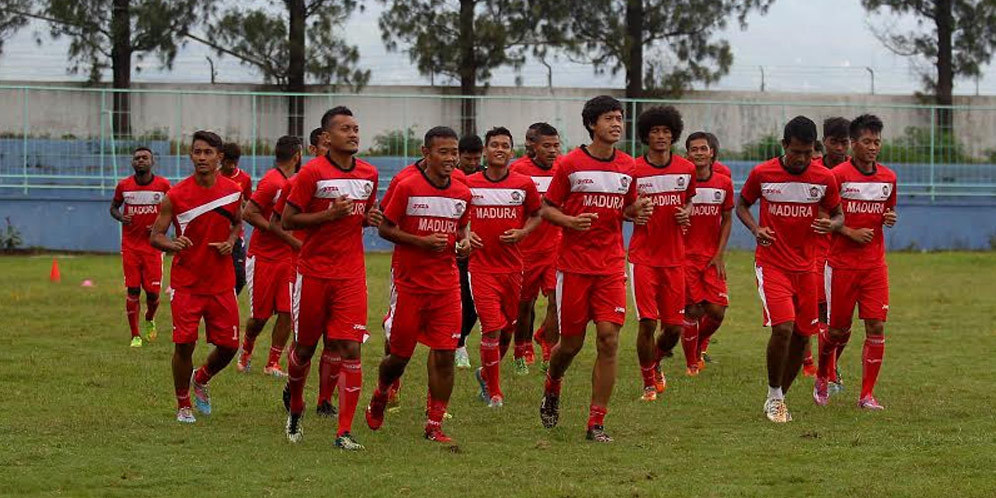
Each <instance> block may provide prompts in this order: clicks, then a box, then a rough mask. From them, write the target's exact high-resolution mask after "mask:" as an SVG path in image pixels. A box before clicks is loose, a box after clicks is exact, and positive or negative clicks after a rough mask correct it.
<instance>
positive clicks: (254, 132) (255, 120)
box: [252, 93, 259, 178]
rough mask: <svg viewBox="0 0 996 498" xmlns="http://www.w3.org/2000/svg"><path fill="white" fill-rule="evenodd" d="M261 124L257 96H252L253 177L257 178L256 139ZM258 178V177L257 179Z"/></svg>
mask: <svg viewBox="0 0 996 498" xmlns="http://www.w3.org/2000/svg"><path fill="white" fill-rule="evenodd" d="M258 124H259V118H258V117H257V116H256V94H255V93H253V94H252V175H253V177H256V140H257V139H256V137H257V135H258V134H259V131H258V130H257V129H256V127H257V126H258ZM256 178H258V177H256Z"/></svg>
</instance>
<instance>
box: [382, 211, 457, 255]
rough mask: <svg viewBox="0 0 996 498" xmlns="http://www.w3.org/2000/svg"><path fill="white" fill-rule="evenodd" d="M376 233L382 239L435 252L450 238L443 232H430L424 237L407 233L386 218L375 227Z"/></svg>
mask: <svg viewBox="0 0 996 498" xmlns="http://www.w3.org/2000/svg"><path fill="white" fill-rule="evenodd" d="M377 233H378V234H379V235H380V237H381V238H382V239H384V240H387V241H389V242H393V243H395V244H406V245H410V246H415V247H418V248H420V249H425V250H428V251H435V252H441V251H443V250H444V249H446V245H447V244H449V241H450V238H449V237H448V236H447V235H446V234H444V233H431V234H429V235H426V236H424V237H422V236H418V235H415V234H411V233H408V232H406V231H404V230H402V229H401V227H399V226H398V225H395V224H394V222H393V221H391V220H390V219H387V218H384V220H383V221H381V223H380V226H378V227H377Z"/></svg>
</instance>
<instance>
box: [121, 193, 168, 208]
mask: <svg viewBox="0 0 996 498" xmlns="http://www.w3.org/2000/svg"><path fill="white" fill-rule="evenodd" d="M165 195H166V194H165V193H163V192H159V191H157V190H128V191H125V192H122V193H121V196H122V197H124V203H125V204H128V205H129V206H149V205H154V204H159V203H160V202H162V200H163V196H165Z"/></svg>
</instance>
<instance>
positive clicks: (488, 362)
mask: <svg viewBox="0 0 996 498" xmlns="http://www.w3.org/2000/svg"><path fill="white" fill-rule="evenodd" d="M498 343H499V340H498V338H497V337H488V336H483V337H481V368H482V369H483V371H482V372H481V373H483V374H484V383H485V384H486V385H487V387H488V395H489V396H492V397H493V396H502V397H504V395H503V394H502V392H501V356H500V353H499V351H498V349H499V347H500V346H499V344H498ZM520 350H521V348H520V347H519V345H518V344H516V345H515V356H516V358H518V357H519V352H520Z"/></svg>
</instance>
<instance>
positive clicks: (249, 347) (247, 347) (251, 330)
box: [235, 285, 268, 372]
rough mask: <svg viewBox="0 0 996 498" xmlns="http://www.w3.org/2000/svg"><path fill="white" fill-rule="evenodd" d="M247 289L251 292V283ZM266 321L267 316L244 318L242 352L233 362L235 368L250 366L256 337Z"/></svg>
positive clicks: (243, 369) (244, 368)
mask: <svg viewBox="0 0 996 498" xmlns="http://www.w3.org/2000/svg"><path fill="white" fill-rule="evenodd" d="M249 289H250V290H249V292H250V293H252V286H251V285H250V286H249ZM267 321H268V318H263V319H258V318H253V317H252V316H250V317H249V319H248V320H246V333H245V334H244V335H245V337H243V338H242V354H241V355H239V361H238V362H237V363H236V364H235V368H236V369H237V370H238V371H239V372H248V371H249V368H250V367H251V366H252V365H251V363H252V353H253V350H254V349H255V348H256V338H257V337H259V334H260V333H262V332H263V328H264V327H266V322H267Z"/></svg>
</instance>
